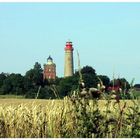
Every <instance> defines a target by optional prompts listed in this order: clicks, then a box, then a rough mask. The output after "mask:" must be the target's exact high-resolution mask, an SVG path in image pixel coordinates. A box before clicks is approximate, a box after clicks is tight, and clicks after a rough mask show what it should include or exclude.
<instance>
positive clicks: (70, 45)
mask: <svg viewBox="0 0 140 140" xmlns="http://www.w3.org/2000/svg"><path fill="white" fill-rule="evenodd" d="M65 50H72V51H73V47H72V42H70V41H68V42H66V47H65Z"/></svg>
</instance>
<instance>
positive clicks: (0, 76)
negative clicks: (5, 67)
mask: <svg viewBox="0 0 140 140" xmlns="http://www.w3.org/2000/svg"><path fill="white" fill-rule="evenodd" d="M5 79H6V74H5V73H3V72H2V73H1V74H0V87H1V86H2V85H3V81H4V80H5Z"/></svg>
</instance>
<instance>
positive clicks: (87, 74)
mask: <svg viewBox="0 0 140 140" xmlns="http://www.w3.org/2000/svg"><path fill="white" fill-rule="evenodd" d="M81 74H82V78H83V80H84V83H85V86H86V87H87V88H90V87H97V83H98V79H97V76H96V72H95V69H93V68H92V67H91V66H85V67H83V68H82V69H81ZM75 75H78V76H79V73H78V72H76V73H75Z"/></svg>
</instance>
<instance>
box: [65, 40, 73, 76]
mask: <svg viewBox="0 0 140 140" xmlns="http://www.w3.org/2000/svg"><path fill="white" fill-rule="evenodd" d="M73 69H74V67H73V47H72V42H70V41H69V42H66V46H65V66H64V77H68V76H72V75H73Z"/></svg>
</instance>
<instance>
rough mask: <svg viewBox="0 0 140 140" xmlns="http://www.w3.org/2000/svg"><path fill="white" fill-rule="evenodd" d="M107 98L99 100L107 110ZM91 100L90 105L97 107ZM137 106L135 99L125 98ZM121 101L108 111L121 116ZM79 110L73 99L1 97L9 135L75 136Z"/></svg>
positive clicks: (1, 131)
mask: <svg viewBox="0 0 140 140" xmlns="http://www.w3.org/2000/svg"><path fill="white" fill-rule="evenodd" d="M106 102H107V101H105V100H99V101H98V105H99V108H100V109H101V110H102V112H104V111H105V110H106V109H107V106H106ZM93 103H94V102H92V101H90V106H93ZM124 103H126V108H125V109H126V111H127V107H128V106H133V102H132V101H131V100H124V101H121V103H120V104H121V106H123V105H124ZM115 108H118V104H116V103H115V100H112V101H111V102H110V104H109V106H108V110H111V111H112V115H117V113H118V112H117V109H115ZM76 121H77V120H76V118H75V111H74V109H73V106H72V104H71V102H70V101H69V100H68V99H67V98H65V99H64V100H41V99H0V137H8V138H39V137H44V138H45V137H52V138H61V137H65V131H66V133H68V134H67V136H68V137H74V136H75V135H76V134H75V129H76V128H75V123H76Z"/></svg>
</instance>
